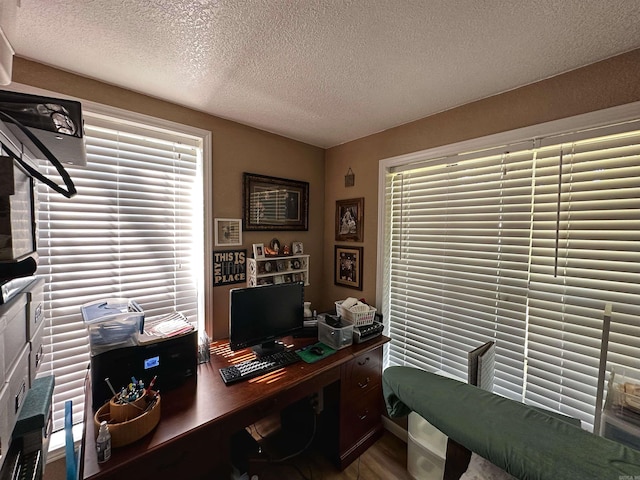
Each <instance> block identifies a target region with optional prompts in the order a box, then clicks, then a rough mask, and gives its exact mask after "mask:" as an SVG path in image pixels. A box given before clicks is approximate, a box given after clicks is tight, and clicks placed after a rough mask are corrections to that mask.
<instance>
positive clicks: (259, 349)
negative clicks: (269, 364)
mask: <svg viewBox="0 0 640 480" xmlns="http://www.w3.org/2000/svg"><path fill="white" fill-rule="evenodd" d="M252 350H253V352H254V353H255V354H256V358H262V357H264V356H266V355H271V354H273V353H278V352H283V351H284V350H286V347H285V345H284V343H282V342H277V341H275V340H272V341H271V342H266V343H263V344H261V345H256V346H254V347H253V348H252Z"/></svg>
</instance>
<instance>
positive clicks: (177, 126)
mask: <svg viewBox="0 0 640 480" xmlns="http://www.w3.org/2000/svg"><path fill="white" fill-rule="evenodd" d="M10 88H11V90H13V91H16V92H21V93H28V94H34V95H41V96H47V97H52V98H61V99H69V100H74V101H78V102H80V103H81V104H82V108H83V110H84V111H87V112H91V113H92V114H93V115H94V116H98V117H99V116H103V117H110V118H117V119H119V120H120V121H122V122H123V123H129V124H133V125H139V124H142V125H145V126H146V127H148V128H149V129H152V130H153V129H157V130H160V131H162V130H164V131H171V132H176V133H179V134H183V135H186V136H190V137H195V138H199V139H200V141H201V146H202V181H203V185H202V188H203V192H202V195H203V198H202V201H203V206H202V208H203V219H202V221H203V223H202V229H203V236H204V238H203V242H202V244H203V249H204V252H203V258H204V269H203V272H202V288H203V292H202V293H203V305H202V309H201V310H202V318H201V319H200V321H199V324H198V329H200V330H202V329H203V328H204V330H205V331H206V332H208V334H209V335H210V336H211V335H213V280H212V279H213V234H212V232H213V165H212V133H211V132H210V131H208V130H204V129H201V128H197V127H193V126H189V125H185V124H181V123H177V122H173V121H171V120H166V119H161V118H157V117H153V116H150V115H146V114H142V113H137V112H132V111H128V110H124V109H121V108H117V107H112V106H108V105H104V104H100V103H97V102H93V101H90V100H85V99H81V98H77V97H73V96H69V95H64V94H60V93H57V92H53V91H50V90H46V89H41V88H35V87H32V86H29V85H23V84H18V83H12V84H11V86H10ZM61 161H64V159H61ZM54 374H55V372H54ZM82 431H83V425H82V423H79V424H75V425H74V427H73V436H74V440H75V442H79V441H80V440H81V437H82ZM64 441H65V440H64V430H60V431H58V432H55V433H54V434H52V436H51V440H50V443H49V455H48V461H54V460H56V459H58V458H62V457H63V456H64Z"/></svg>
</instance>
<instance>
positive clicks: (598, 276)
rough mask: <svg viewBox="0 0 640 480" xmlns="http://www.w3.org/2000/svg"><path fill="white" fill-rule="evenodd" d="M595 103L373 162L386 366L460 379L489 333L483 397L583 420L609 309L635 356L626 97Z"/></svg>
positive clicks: (638, 276) (634, 149)
mask: <svg viewBox="0 0 640 480" xmlns="http://www.w3.org/2000/svg"><path fill="white" fill-rule="evenodd" d="M605 114H606V115H607V116H608V117H612V116H615V115H619V116H620V117H621V120H620V121H619V122H613V121H607V122H606V125H605V126H594V124H595V123H597V115H598V114H592V115H588V116H583V117H579V118H576V119H570V120H564V121H562V122H554V123H550V124H545V125H542V126H538V127H535V128H531V129H525V130H520V131H516V132H511V133H508V134H503V135H498V136H494V137H487V138H485V139H479V140H478V141H472V142H465V143H462V144H458V145H452V146H448V147H443V148H440V149H434V150H432V151H427V152H421V153H418V154H413V155H410V156H405V157H399V158H395V159H389V160H386V161H383V162H381V175H382V176H383V177H384V193H383V195H381V196H383V197H384V199H385V200H384V209H383V211H384V212H385V216H384V229H383V230H384V233H383V238H382V241H381V242H379V243H380V244H381V245H382V249H383V250H382V251H383V252H387V253H389V254H388V255H387V256H386V259H385V260H383V261H382V263H383V265H382V272H383V279H382V282H380V285H381V288H382V291H381V294H380V296H379V298H381V299H382V303H383V312H384V313H385V318H388V319H389V328H390V335H391V338H392V341H391V343H390V346H389V349H388V352H387V358H386V364H387V365H409V366H415V367H419V368H424V369H427V370H432V371H433V370H440V371H444V372H447V373H449V374H453V375H455V376H457V377H459V378H463V379H464V378H466V377H467V352H468V351H470V350H472V349H473V348H475V347H477V346H479V345H481V344H482V343H484V342H486V341H488V340H494V341H495V342H496V372H495V384H494V391H495V392H496V393H498V394H501V395H504V396H507V397H509V398H512V399H515V400H518V401H524V402H525V403H527V404H531V405H537V406H541V407H544V408H548V409H552V410H555V411H559V412H563V413H565V414H567V415H571V416H573V417H577V418H579V419H581V420H582V421H583V425H584V426H585V427H586V428H591V427H592V426H593V423H594V415H595V410H596V393H597V387H598V368H599V359H600V349H601V338H602V334H603V323H604V322H603V315H604V311H605V309H606V308H607V306H608V305H610V306H611V307H612V310H613V315H612V317H611V330H610V342H609V345H608V357H607V359H608V364H607V365H608V370H610V368H611V367H612V366H614V365H615V366H620V367H623V368H628V367H631V368H636V369H639V368H640V358H639V357H638V355H637V354H636V353H635V352H637V351H638V348H640V326H638V318H640V306H638V301H637V298H638V294H640V262H639V257H638V250H639V247H638V246H639V245H640V229H638V225H639V224H640V196H639V195H638V193H637V192H638V187H640V121H638V120H635V119H637V118H640V108H639V106H638V105H637V104H635V105H632V106H627V107H625V108H624V109H618V110H615V111H607V112H606V113H605ZM605 114H600V115H601V116H604V115H605ZM622 117H624V118H622ZM601 123H602V122H601ZM526 135H530V137H529V138H527V137H526ZM379 258H384V256H383V255H379Z"/></svg>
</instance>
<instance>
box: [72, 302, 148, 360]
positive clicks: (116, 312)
mask: <svg viewBox="0 0 640 480" xmlns="http://www.w3.org/2000/svg"><path fill="white" fill-rule="evenodd" d="M80 311H81V313H82V318H83V320H84V324H85V326H86V327H87V330H88V331H89V343H90V345H91V355H97V354H99V353H103V352H106V351H109V350H112V349H114V348H120V347H129V346H135V345H137V344H138V333H142V331H143V329H144V312H143V311H142V308H141V307H140V305H138V304H137V303H136V302H134V301H131V300H129V299H127V298H109V299H105V300H97V301H94V302H89V303H85V304H84V305H82V307H80Z"/></svg>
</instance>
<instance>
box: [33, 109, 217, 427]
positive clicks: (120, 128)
mask: <svg viewBox="0 0 640 480" xmlns="http://www.w3.org/2000/svg"><path fill="white" fill-rule="evenodd" d="M83 108H84V112H83V113H84V117H85V139H86V148H87V157H88V162H87V166H86V167H83V168H73V167H69V168H67V170H68V172H69V174H70V175H71V178H72V179H73V180H74V182H75V184H76V187H77V190H78V194H77V195H76V196H75V197H73V198H72V199H66V198H64V197H62V196H61V195H58V194H55V192H52V191H51V190H50V189H48V188H47V187H46V186H43V185H39V187H38V198H39V202H40V204H39V218H38V228H39V237H38V238H39V244H38V252H39V256H40V261H39V267H38V275H40V276H42V277H44V278H45V279H46V286H45V309H46V314H47V317H48V318H49V323H48V328H46V330H45V345H46V346H47V350H46V351H45V353H46V355H45V364H44V365H43V370H51V371H52V372H53V373H54V374H55V377H56V387H55V391H54V401H53V409H54V430H58V429H61V428H62V427H63V419H64V403H65V401H66V400H69V399H71V400H73V406H74V423H78V422H81V421H82V411H83V394H84V391H83V385H84V379H85V375H86V369H87V366H88V364H89V345H88V338H87V333H86V329H85V327H84V324H83V321H82V317H81V314H80V307H81V305H83V304H84V303H86V302H90V301H95V300H97V299H102V298H113V297H126V298H131V299H134V300H136V301H137V302H138V303H139V304H140V305H141V306H142V307H143V309H144V311H145V316H147V317H153V316H156V315H160V314H163V313H168V312H171V311H173V310H178V311H180V312H182V313H184V314H185V315H186V316H187V317H188V318H189V320H190V321H192V322H198V324H199V327H200V328H202V325H203V317H204V314H203V309H204V307H203V292H204V287H203V281H204V276H205V275H204V272H203V267H202V266H203V265H205V264H207V263H210V262H206V261H205V259H204V252H205V248H204V227H203V218H204V215H203V185H205V182H204V178H207V177H205V175H207V173H206V172H205V173H203V142H204V138H203V137H204V136H205V135H206V132H198V131H196V130H195V129H193V130H192V131H194V132H195V133H193V134H191V133H184V132H185V131H187V132H189V131H191V130H187V128H186V127H185V128H181V130H182V131H183V132H180V131H170V130H168V129H167V124H168V122H162V123H161V126H160V127H157V126H152V125H153V124H154V123H157V124H160V121H156V120H153V119H147V118H146V117H145V118H141V116H133V115H130V114H124V113H122V112H114V111H112V110H108V114H104V113H101V112H98V111H97V110H98V107H93V108H92V107H91V106H89V107H87V104H85V103H84V102H83ZM125 115H126V118H123V116H125ZM130 117H131V118H134V120H131V119H130ZM141 120H142V121H143V122H144V123H140V122H141ZM169 127H174V125H169ZM177 127H178V128H180V126H177ZM48 168H49V167H48V166H47V165H46V164H44V163H43V164H42V166H41V169H42V171H43V172H45V173H47V174H48V173H51V172H49V171H47V169H48Z"/></svg>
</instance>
